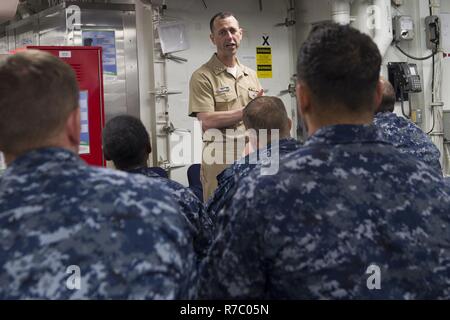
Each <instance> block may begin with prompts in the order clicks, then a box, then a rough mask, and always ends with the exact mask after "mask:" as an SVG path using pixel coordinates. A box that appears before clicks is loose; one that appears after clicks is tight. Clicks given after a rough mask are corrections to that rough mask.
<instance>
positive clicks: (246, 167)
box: [206, 138, 300, 220]
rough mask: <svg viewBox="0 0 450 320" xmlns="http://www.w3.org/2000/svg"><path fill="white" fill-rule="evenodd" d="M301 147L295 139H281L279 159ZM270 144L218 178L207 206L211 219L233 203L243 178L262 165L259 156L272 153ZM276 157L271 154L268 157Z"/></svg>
mask: <svg viewBox="0 0 450 320" xmlns="http://www.w3.org/2000/svg"><path fill="white" fill-rule="evenodd" d="M299 147H300V143H299V142H298V141H297V140H295V139H293V138H286V139H280V140H279V142H278V154H279V157H283V156H284V155H286V154H288V153H290V152H292V151H294V150H297V149H298V148H299ZM270 150H271V148H270V144H269V145H268V146H267V148H262V149H260V150H257V151H255V152H253V153H251V154H249V155H247V156H245V157H243V158H241V159H239V160H237V161H235V162H234V164H233V165H231V166H230V167H228V168H226V169H225V170H224V171H222V173H220V174H219V175H218V176H217V181H218V187H217V189H216V191H215V192H214V194H213V196H212V197H211V198H210V199H209V201H208V203H207V205H206V211H207V212H208V215H209V216H210V217H211V219H213V220H215V219H216V217H217V214H218V213H219V211H220V210H221V209H222V208H223V207H224V206H225V204H227V203H229V202H230V201H231V198H232V197H233V195H234V193H235V192H236V189H237V186H238V182H239V180H241V179H242V178H244V177H246V176H247V175H248V174H249V173H250V172H251V171H252V170H253V169H254V168H255V167H256V166H257V164H258V163H260V161H259V159H258V158H257V157H258V154H261V153H264V152H266V153H267V152H270ZM271 156H275V155H273V154H269V155H268V157H271Z"/></svg>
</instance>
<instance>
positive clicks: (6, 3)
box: [0, 0, 19, 23]
mask: <svg viewBox="0 0 450 320" xmlns="http://www.w3.org/2000/svg"><path fill="white" fill-rule="evenodd" d="M1 2H2V4H1V5H0V23H3V22H5V21H8V20H12V19H13V18H14V17H15V15H16V11H17V5H18V4H19V0H1Z"/></svg>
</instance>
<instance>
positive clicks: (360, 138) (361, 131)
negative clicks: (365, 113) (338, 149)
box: [305, 124, 388, 146]
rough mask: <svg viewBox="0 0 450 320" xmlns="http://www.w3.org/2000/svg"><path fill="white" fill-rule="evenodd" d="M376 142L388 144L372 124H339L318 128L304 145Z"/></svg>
mask: <svg viewBox="0 0 450 320" xmlns="http://www.w3.org/2000/svg"><path fill="white" fill-rule="evenodd" d="M363 142H365V143H367V142H372V143H373V142H376V143H384V144H388V143H387V142H386V141H384V140H383V138H382V137H381V135H380V133H379V131H378V129H377V128H376V127H375V126H374V125H373V124H370V125H350V124H339V125H332V126H327V127H323V128H320V129H319V130H317V131H316V132H315V133H314V134H313V135H312V136H311V137H309V138H308V140H306V142H305V146H312V145H315V144H351V143H363Z"/></svg>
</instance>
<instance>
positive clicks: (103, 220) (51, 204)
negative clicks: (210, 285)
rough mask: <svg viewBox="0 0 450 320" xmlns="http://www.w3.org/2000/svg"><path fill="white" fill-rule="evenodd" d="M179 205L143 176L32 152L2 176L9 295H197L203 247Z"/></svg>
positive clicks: (0, 225)
mask: <svg viewBox="0 0 450 320" xmlns="http://www.w3.org/2000/svg"><path fill="white" fill-rule="evenodd" d="M179 210H180V209H179V207H178V206H177V205H176V202H175V201H174V200H173V199H172V198H171V197H170V196H169V195H168V194H167V193H166V191H165V190H164V189H163V188H161V187H160V186H159V185H158V183H157V182H155V181H151V180H150V179H148V178H146V177H143V176H141V175H129V174H127V173H124V172H119V171H112V170H110V169H103V168H94V167H90V166H87V165H86V164H85V163H84V162H83V161H82V160H81V159H79V157H78V156H77V155H76V154H74V153H72V152H70V151H68V150H65V149H60V148H42V149H37V150H34V151H31V152H28V153H26V154H24V155H22V156H20V157H18V158H17V159H16V160H15V161H13V163H12V164H11V165H10V167H8V168H7V170H6V171H5V174H4V176H3V177H2V179H1V181H0V267H1V270H2V272H1V273H0V299H110V298H112V299H180V298H183V299H184V298H191V297H193V296H195V295H196V292H195V288H193V287H192V286H191V284H192V283H191V281H192V282H193V281H195V276H194V274H195V254H194V251H193V248H192V238H191V236H190V233H189V229H188V225H187V223H186V222H185V220H184V219H183V218H182V216H181V215H180V212H179ZM73 268H79V270H78V271H79V273H77V271H72V270H74V269H73ZM78 275H79V277H78ZM77 278H78V279H79V286H78V285H77V280H76V279H77Z"/></svg>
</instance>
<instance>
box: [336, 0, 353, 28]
mask: <svg viewBox="0 0 450 320" xmlns="http://www.w3.org/2000/svg"><path fill="white" fill-rule="evenodd" d="M350 2H351V0H333V1H332V2H331V19H332V20H333V21H334V22H336V23H339V24H342V25H346V24H349V23H350Z"/></svg>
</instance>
